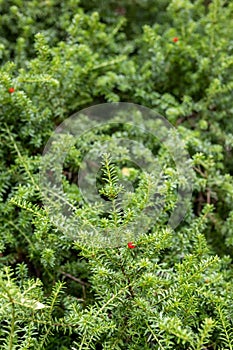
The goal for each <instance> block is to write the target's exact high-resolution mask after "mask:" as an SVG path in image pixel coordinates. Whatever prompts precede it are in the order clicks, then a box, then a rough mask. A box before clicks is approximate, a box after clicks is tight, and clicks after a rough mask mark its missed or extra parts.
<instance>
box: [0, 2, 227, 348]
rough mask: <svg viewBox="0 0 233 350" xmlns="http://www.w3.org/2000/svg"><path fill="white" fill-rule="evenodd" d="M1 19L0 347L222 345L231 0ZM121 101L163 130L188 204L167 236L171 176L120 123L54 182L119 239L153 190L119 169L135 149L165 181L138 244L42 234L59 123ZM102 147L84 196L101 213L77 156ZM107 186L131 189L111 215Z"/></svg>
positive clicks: (22, 9)
mask: <svg viewBox="0 0 233 350" xmlns="http://www.w3.org/2000/svg"><path fill="white" fill-rule="evenodd" d="M0 13H1V17H0V24H1V36H0V59H1V63H2V64H1V71H0V76H1V80H0V89H1V94H0V103H1V114H0V128H1V134H0V141H1V149H0V165H1V172H0V212H1V216H0V222H1V231H0V237H1V241H0V268H1V270H0V295H1V305H0V339H1V340H0V349H8V350H10V349H12V350H13V349H21V350H25V349H41V350H42V349H46V350H49V349H53V350H54V349H63V350H65V349H73V350H74V349H80V350H81V349H82V350H84V349H105V350H107V349H109V350H110V349H134V350H137V349H158V350H159V349H160V350H167V349H180V350H187V349H189V350H191V349H193V350H204V349H216V350H217V349H219V350H223V349H224V350H228V349H229V350H231V349H233V321H232V320H233V310H232V299H233V282H232V281H233V280H232V277H233V269H232V257H233V253H232V246H233V205H232V203H233V178H232V176H233V162H232V146H233V126H232V125H233V107H232V87H233V81H232V76H233V22H232V18H233V3H232V2H231V1H223V0H213V1H204V0H197V1H188V0H173V1H165V0H163V1H150V0H141V1H137V0H135V1H133V0H122V1H112V0H111V1H95V0H92V1H88V2H86V1H78V0H67V1H58V0H43V1H37V0H33V1H26V0H9V1H4V0H0ZM119 101H121V102H133V103H137V104H141V105H144V106H146V107H148V108H150V109H153V110H155V111H157V112H158V113H160V114H162V115H164V116H166V118H167V119H168V120H169V121H170V122H171V123H172V124H173V125H174V126H175V127H176V128H177V130H178V131H179V134H180V137H181V139H182V140H183V142H184V144H185V149H186V150H187V151H188V152H189V154H190V158H191V162H192V167H193V170H194V184H193V196H192V200H191V201H190V203H189V204H188V205H187V213H186V216H185V218H184V220H183V221H182V223H181V224H180V225H179V226H178V227H177V228H176V229H174V230H173V229H171V228H169V226H168V225H167V221H168V218H169V215H170V213H171V212H172V210H173V209H174V207H175V205H176V195H175V194H176V186H177V185H180V184H181V179H179V176H178V175H177V172H176V169H175V165H174V162H172V159H171V156H170V155H169V152H168V151H167V149H166V147H163V145H161V144H160V143H158V141H156V140H155V138H153V137H145V136H143V134H142V133H140V130H138V129H136V128H135V129H134V128H132V127H129V126H128V127H127V125H124V126H122V125H121V123H120V122H119V121H118V124H116V127H115V128H109V127H106V128H103V129H102V130H101V132H100V131H99V130H98V129H95V128H93V129H92V130H91V131H90V132H89V133H88V134H87V135H84V136H85V137H84V136H83V137H81V138H80V140H79V141H78V143H77V144H75V145H74V147H72V148H71V149H70V150H69V153H68V155H67V157H66V160H65V162H64V169H63V175H62V182H63V187H64V191H65V192H66V194H67V197H68V199H69V200H70V202H71V203H72V204H73V206H75V207H76V208H77V213H78V215H80V217H84V218H85V219H86V220H87V221H89V222H91V223H92V225H93V226H95V225H96V227H100V228H105V229H106V228H107V229H109V230H110V232H114V230H116V229H121V230H122V231H123V232H124V225H125V223H126V222H127V220H133V219H134V218H135V217H137V216H138V215H139V214H140V212H141V210H142V209H143V206H144V205H145V201H146V197H145V194H146V193H147V192H148V191H149V190H148V188H149V185H150V186H151V187H153V186H156V185H157V182H156V178H153V177H152V178H149V177H148V176H147V174H146V173H144V172H143V171H141V170H140V168H138V167H136V166H135V164H133V163H132V164H131V163H129V162H128V163H127V162H125V161H124V157H123V156H124V154H127V148H126V146H125V145H124V144H122V145H121V147H120V148H119V142H118V140H119V139H121V138H126V139H134V140H137V141H138V142H140V143H141V145H142V146H143V145H144V147H145V148H146V149H148V150H150V151H151V152H148V153H144V154H143V155H144V156H145V157H147V159H148V161H151V162H153V161H156V162H157V163H158V164H160V165H161V167H163V171H164V176H163V182H162V183H161V185H160V187H159V191H160V192H161V193H163V195H164V198H165V205H164V207H163V209H162V211H161V213H160V216H159V218H158V220H157V221H156V222H154V223H153V224H152V225H151V226H150V229H149V230H147V231H145V232H140V235H139V237H138V239H137V241H135V242H131V243H130V242H129V244H128V245H127V244H124V245H119V246H114V247H109V246H108V247H106V248H105V247H99V246H98V244H96V246H95V242H92V243H94V244H91V245H90V244H84V243H82V242H81V241H80V240H79V239H77V234H76V231H75V230H74V229H73V228H72V229H70V230H71V231H72V232H70V235H67V234H66V230H64V231H63V230H62V229H61V228H60V229H59V228H57V226H55V225H54V224H53V221H52V220H51V217H50V216H49V215H48V211H47V210H46V208H45V206H44V204H43V197H42V194H41V187H40V181H39V180H40V178H39V171H40V169H41V157H42V153H43V149H44V147H45V145H46V142H47V140H48V139H49V137H50V136H51V135H52V134H53V132H54V130H55V128H56V127H57V126H58V125H59V124H60V123H61V122H62V121H64V120H66V119H67V118H68V117H70V115H72V114H73V113H75V112H77V111H79V110H81V109H82V108H85V107H89V106H91V105H95V104H100V103H103V102H119ZM82 123H83V124H82ZM85 123H86V120H85V118H84V119H82V120H80V128H82V125H85ZM141 123H142V125H143V121H141ZM149 123H151V128H153V127H154V126H155V125H156V124H153V123H155V121H154V120H153V119H152V120H151V121H149ZM106 140H107V141H108V144H109V149H108V150H106V154H105V157H104V158H103V160H102V161H103V165H102V168H101V171H100V172H99V173H98V178H97V186H98V189H99V193H100V195H101V196H102V197H103V198H105V199H106V200H107V202H109V203H110V206H111V210H110V214H109V213H107V214H106V213H103V212H102V211H101V207H99V206H98V204H96V205H92V206H90V205H88V204H86V203H85V201H84V200H83V198H82V193H81V192H80V189H79V188H78V186H77V185H76V176H77V173H78V171H79V169H80V168H81V167H82V164H83V163H82V162H83V157H84V156H85V154H86V153H87V152H88V151H90V150H91V149H92V148H93V143H94V144H95V145H97V146H98V147H99V148H100V147H101V144H102V142H103V141H106ZM97 146H96V147H97ZM98 147H97V148H96V150H98V149H99V148H98ZM109 150H110V151H109ZM135 152H136V154H140V152H142V151H141V150H140V147H139V148H136V149H135ZM143 152H144V151H143ZM108 153H110V155H108ZM84 170H88V169H84ZM119 180H120V181H129V182H131V183H133V184H134V190H135V191H134V192H133V194H132V196H131V197H129V200H128V203H126V204H125V207H123V208H122V207H119V206H118V205H117V204H118V202H117V197H118V195H119V194H120V191H121V190H122V188H121V186H119ZM82 229H83V228H82V227H78V228H77V232H78V231H79V234H80V232H81V233H82Z"/></svg>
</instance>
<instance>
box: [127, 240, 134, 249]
mask: <svg viewBox="0 0 233 350" xmlns="http://www.w3.org/2000/svg"><path fill="white" fill-rule="evenodd" d="M128 248H129V249H134V248H136V245H134V244H133V242H129V243H128Z"/></svg>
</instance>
